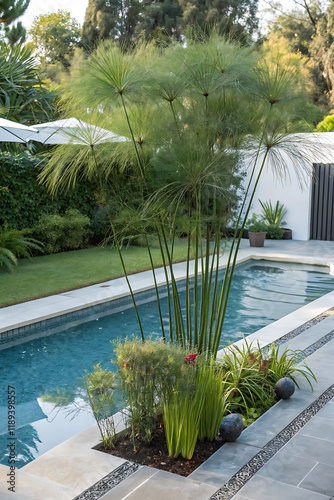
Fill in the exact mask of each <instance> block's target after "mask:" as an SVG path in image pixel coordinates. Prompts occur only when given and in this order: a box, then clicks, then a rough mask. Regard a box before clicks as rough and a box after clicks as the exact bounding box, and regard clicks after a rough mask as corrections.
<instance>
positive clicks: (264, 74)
mask: <svg viewBox="0 0 334 500" xmlns="http://www.w3.org/2000/svg"><path fill="white" fill-rule="evenodd" d="M64 99H65V102H66V103H67V104H68V106H69V107H68V108H67V113H69V114H73V113H74V112H75V113H76V114H79V116H81V117H82V118H83V119H85V118H86V116H87V108H88V107H89V108H90V109H95V110H99V112H96V113H93V112H91V113H90V119H89V121H90V122H91V123H92V122H94V123H96V124H97V125H102V123H101V121H103V120H105V121H106V124H105V127H106V128H108V125H107V123H108V118H109V117H110V115H111V114H112V123H113V126H112V127H113V130H114V131H115V132H116V133H119V134H120V135H125V134H126V135H127V137H128V138H129V141H123V142H120V143H115V144H112V143H109V144H108V143H106V142H104V141H101V137H97V138H98V140H95V141H94V138H93V137H92V140H90V141H87V142H86V146H85V147H83V148H82V149H81V148H75V147H74V146H73V145H71V144H67V145H62V146H60V147H59V148H57V150H56V151H55V152H53V153H52V156H51V158H50V161H49V162H48V164H47V165H46V166H45V167H44V169H43V172H42V175H41V180H43V181H44V182H45V183H46V184H47V186H48V187H49V189H50V191H51V192H53V193H56V192H57V190H59V189H70V188H72V187H73V186H74V185H75V184H76V183H77V181H78V180H79V179H82V178H87V179H93V178H96V179H98V182H99V183H100V185H101V191H102V193H104V197H105V199H107V195H108V193H107V189H108V188H109V186H110V184H107V180H108V178H110V176H111V175H113V176H115V177H116V176H117V175H118V173H121V174H127V175H128V176H129V177H132V178H135V182H136V183H137V185H138V186H139V197H138V196H136V199H134V196H132V200H131V198H130V197H129V196H126V199H124V192H123V191H121V192H120V193H119V196H118V201H119V207H120V208H119V214H118V217H110V226H111V229H112V232H113V244H114V245H115V246H116V248H117V250H118V251H119V257H120V259H121V262H122V265H123V271H124V274H125V277H126V279H127V280H128V277H127V271H126V267H125V264H124V260H123V256H122V252H121V251H120V246H121V243H122V240H123V237H125V236H126V237H129V235H130V236H131V235H132V236H133V237H138V236H141V238H142V239H143V241H145V242H146V244H147V250H148V253H149V255H150V256H151V253H150V244H149V238H150V237H151V236H152V235H154V237H155V238H156V241H157V244H158V245H159V248H160V249H161V255H162V260H163V262H164V271H165V276H166V282H167V290H164V291H163V293H164V294H165V293H167V302H168V307H169V321H168V326H167V328H166V323H165V322H164V318H163V317H162V313H161V311H160V324H161V331H162V336H163V338H164V339H165V340H167V339H168V340H169V341H170V342H171V343H173V342H175V343H178V344H181V345H182V346H183V347H188V348H189V349H196V352H201V351H206V350H207V351H208V352H211V353H213V354H214V355H216V354H217V351H218V348H219V346H220V337H221V332H222V330H223V325H224V320H225V314H226V308H227V302H228V296H229V290H230V286H231V280H232V277H233V271H234V268H235V265H236V259H237V253H238V249H239V245H240V241H241V236H242V233H243V229H244V227H245V224H246V220H247V216H248V213H249V211H250V207H251V204H252V202H253V199H254V196H255V191H256V186H257V184H258V182H259V178H260V176H261V172H262V171H263V169H264V168H265V166H266V162H267V159H269V158H272V162H273V163H272V165H273V167H274V170H275V172H277V173H278V175H279V177H281V178H284V176H285V175H287V172H286V155H291V156H292V157H293V159H294V161H293V168H294V169H295V170H296V171H297V173H301V175H303V173H306V172H308V166H307V165H308V163H307V162H306V163H305V164H304V163H303V158H302V155H301V153H300V151H299V149H298V146H300V139H299V140H298V137H296V136H294V135H292V136H291V135H290V133H291V132H296V131H297V130H298V129H300V126H301V120H300V118H301V110H302V109H304V108H303V106H304V92H303V86H302V85H300V84H299V82H298V73H297V72H296V71H294V67H293V65H291V64H289V65H286V64H285V63H284V62H283V63H281V62H280V61H277V60H272V59H270V58H262V60H261V61H257V58H256V56H255V54H254V53H252V52H251V50H250V49H249V48H246V47H241V46H240V45H239V44H236V43H231V42H228V41H226V40H224V39H222V38H221V37H218V36H217V35H213V36H212V37H211V38H209V39H206V40H205V41H194V42H193V41H192V40H189V42H188V44H187V48H184V47H182V46H180V45H177V44H175V45H172V46H170V47H168V48H165V49H161V47H159V48H157V47H155V46H153V45H152V44H143V45H137V46H136V47H135V49H134V50H132V51H127V52H124V51H122V50H121V49H120V48H118V47H117V46H115V44H103V45H102V46H100V47H99V48H98V49H97V50H96V51H95V52H94V53H93V54H92V55H91V57H90V58H89V59H88V60H87V61H85V63H84V65H83V67H82V70H81V72H80V74H79V75H77V77H76V78H74V79H73V78H72V79H71V82H70V85H69V86H68V87H67V92H66V94H65V95H64ZM111 112H112V113H111ZM86 119H87V118H86ZM245 148H246V149H248V151H249V163H250V165H249V168H250V172H251V174H250V181H249V183H248V185H247V187H246V190H245V195H244V198H243V199H242V203H241V207H240V210H239V209H238V212H237V215H236V217H235V219H234V227H235V228H236V229H235V233H234V236H233V239H232V245H231V250H230V253H229V256H228V265H227V269H229V267H230V272H227V273H225V275H224V277H223V278H221V277H220V275H219V273H218V270H219V254H220V250H221V229H222V219H223V218H225V219H226V217H227V216H228V213H229V212H228V211H229V206H230V205H233V204H234V206H235V204H236V202H237V197H236V189H237V187H238V183H239V179H238V177H239V170H238V160H239V154H238V151H239V149H242V150H244V149H245ZM106 206H107V207H108V204H107V203H106ZM116 221H118V222H119V229H118V228H116V227H115V222H116ZM178 235H182V236H183V237H185V238H186V240H187V245H188V255H187V261H186V264H185V267H186V284H185V288H186V294H185V295H186V299H185V302H184V303H183V302H182V303H181V298H180V295H179V290H178V286H177V277H176V276H175V274H174V271H173V265H172V262H173V249H174V243H175V239H176V237H177V236H178ZM211 251H212V257H211V255H210V254H211ZM191 252H193V255H192V254H191ZM192 259H194V260H193V261H192ZM151 264H152V272H153V277H154V279H156V275H155V269H154V263H153V260H152V256H151ZM168 267H169V269H168ZM191 276H193V281H192V280H191ZM192 283H193V286H192ZM128 284H129V288H130V293H131V294H132V297H133V301H134V305H135V309H136V311H137V316H138V322H139V325H140V329H141V335H142V339H143V340H144V339H145V332H144V330H143V327H142V324H141V321H140V316H139V314H138V309H137V307H136V300H135V297H134V295H133V293H132V289H131V286H130V283H129V280H128ZM200 285H201V292H200V293H199V288H200ZM160 293H161V289H160V290H159V287H158V286H156V294H157V299H158V304H159V300H160Z"/></svg>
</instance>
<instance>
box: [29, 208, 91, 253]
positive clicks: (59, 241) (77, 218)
mask: <svg viewBox="0 0 334 500" xmlns="http://www.w3.org/2000/svg"><path fill="white" fill-rule="evenodd" d="M89 226H90V220H89V217H87V216H86V215H83V214H81V213H80V212H79V210H76V209H69V210H67V211H66V212H65V215H63V216H61V215H59V214H43V215H42V216H41V217H40V219H39V221H38V224H37V226H36V227H35V228H34V230H33V234H34V235H36V237H37V238H38V239H40V240H41V241H42V242H43V243H44V251H45V253H57V252H61V251H64V250H75V249H77V248H79V247H80V246H81V245H82V244H83V243H84V242H85V239H86V238H87V236H88V230H89Z"/></svg>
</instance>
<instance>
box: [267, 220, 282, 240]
mask: <svg viewBox="0 0 334 500" xmlns="http://www.w3.org/2000/svg"><path fill="white" fill-rule="evenodd" d="M283 235H284V229H283V228H282V227H279V226H277V225H276V224H269V225H268V226H267V238H268V239H269V240H281V239H282V238H283Z"/></svg>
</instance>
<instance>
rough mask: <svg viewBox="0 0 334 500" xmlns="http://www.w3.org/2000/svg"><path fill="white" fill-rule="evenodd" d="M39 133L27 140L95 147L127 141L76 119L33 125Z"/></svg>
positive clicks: (125, 138)
mask: <svg viewBox="0 0 334 500" xmlns="http://www.w3.org/2000/svg"><path fill="white" fill-rule="evenodd" d="M33 128H34V129H37V130H38V131H39V134H38V136H35V135H32V136H31V137H29V140H32V141H38V142H42V143H43V144H68V143H72V144H79V145H80V144H81V145H85V146H87V145H92V144H93V145H96V144H100V143H102V142H125V141H129V139H128V138H127V137H123V136H120V135H117V134H114V133H113V132H110V131H109V130H105V129H103V128H100V127H97V126H96V125H91V124H89V123H86V122H84V121H82V120H78V119H77V118H67V119H65V120H56V121H54V122H47V123H40V124H39V125H34V127H33Z"/></svg>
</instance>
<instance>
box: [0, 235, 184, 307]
mask: <svg viewBox="0 0 334 500" xmlns="http://www.w3.org/2000/svg"><path fill="white" fill-rule="evenodd" d="M151 251H152V254H153V260H154V265H155V266H156V267H159V266H161V265H162V261H161V256H160V251H159V249H158V248H152V249H151ZM186 253H187V246H186V244H184V243H177V244H176V245H175V248H174V260H175V261H180V260H185V259H186ZM122 254H123V257H124V261H125V266H126V269H127V272H128V273H129V274H132V273H136V272H140V271H144V270H146V269H149V268H150V261H149V256H148V252H147V250H146V248H144V247H136V246H129V247H127V248H123V250H122ZM122 275H123V272H122V267H121V262H120V259H119V256H118V254H117V251H116V250H115V249H111V248H102V247H94V248H89V249H85V250H74V251H72V252H63V253H58V254H53V255H43V256H38V257H33V258H32V259H21V260H20V261H19V265H18V266H17V267H16V268H15V269H14V271H13V272H12V273H8V272H6V271H4V269H1V268H0V307H4V306H8V305H12V304H17V303H19V302H25V301H27V300H33V299H37V298H40V297H46V296H47V295H53V294H56V293H60V292H65V291H67V290H72V289H74V288H81V287H84V286H88V285H92V284H94V283H100V282H102V281H107V280H110V279H114V278H118V277H119V276H122Z"/></svg>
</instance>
